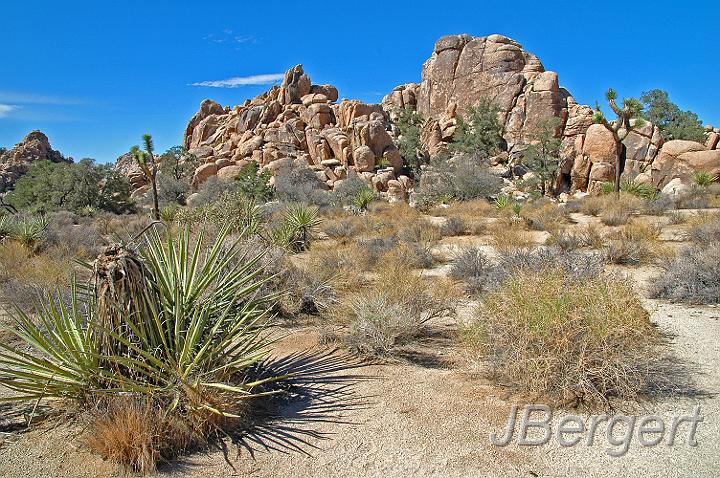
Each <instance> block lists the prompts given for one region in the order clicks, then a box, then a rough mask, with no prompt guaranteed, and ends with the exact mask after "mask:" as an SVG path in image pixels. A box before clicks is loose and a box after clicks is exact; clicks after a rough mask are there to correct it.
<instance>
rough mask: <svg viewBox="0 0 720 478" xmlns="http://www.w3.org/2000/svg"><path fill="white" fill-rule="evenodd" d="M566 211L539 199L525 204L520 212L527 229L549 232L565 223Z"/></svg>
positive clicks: (548, 201) (550, 202)
mask: <svg viewBox="0 0 720 478" xmlns="http://www.w3.org/2000/svg"><path fill="white" fill-rule="evenodd" d="M567 214H568V213H567V210H565V209H564V208H563V207H560V206H558V205H557V204H556V203H554V202H552V201H550V200H548V199H539V200H536V201H533V202H531V203H529V204H526V205H525V206H524V207H523V208H522V210H521V212H520V217H522V218H523V219H524V220H525V222H526V223H527V225H528V227H529V228H530V229H532V230H534V231H548V232H551V231H553V230H555V229H557V228H558V227H561V226H562V225H563V224H566V223H567V219H568V217H567Z"/></svg>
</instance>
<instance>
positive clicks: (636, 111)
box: [593, 88, 645, 194]
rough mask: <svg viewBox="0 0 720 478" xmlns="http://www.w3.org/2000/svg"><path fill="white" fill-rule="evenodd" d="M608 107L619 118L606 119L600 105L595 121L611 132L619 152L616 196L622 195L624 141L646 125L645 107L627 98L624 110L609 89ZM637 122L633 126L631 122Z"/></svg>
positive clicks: (614, 93)
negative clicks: (643, 110) (644, 118)
mask: <svg viewBox="0 0 720 478" xmlns="http://www.w3.org/2000/svg"><path fill="white" fill-rule="evenodd" d="M605 98H606V99H607V102H608V105H610V108H611V109H612V110H613V112H614V113H615V115H617V118H616V119H615V121H613V122H612V123H611V122H609V121H608V120H607V118H605V114H604V113H603V112H602V110H601V109H600V103H597V104H596V105H595V114H593V121H594V122H595V123H599V124H602V125H603V126H605V128H606V129H607V130H608V131H610V132H611V133H612V135H613V138H614V139H615V146H616V148H617V151H618V159H617V162H616V164H615V194H620V176H621V175H622V171H623V169H624V168H625V154H626V151H625V145H623V141H624V140H625V138H627V135H628V134H630V132H631V131H632V130H633V129H634V128H640V127H642V126H643V125H644V124H645V121H644V120H643V118H642V116H641V113H642V109H643V105H642V103H641V102H640V100H638V99H636V98H625V99H624V100H623V101H622V108H621V107H620V106H619V105H618V103H617V92H615V90H613V89H612V88H609V89H608V91H607V93H606V94H605ZM633 119H634V120H635V121H634V122H633V123H632V124H631V123H630V120H633Z"/></svg>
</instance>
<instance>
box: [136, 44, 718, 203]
mask: <svg viewBox="0 0 720 478" xmlns="http://www.w3.org/2000/svg"><path fill="white" fill-rule="evenodd" d="M481 98H489V99H491V100H493V101H494V102H495V103H496V104H497V106H498V107H499V109H500V113H499V116H500V120H501V121H502V123H503V125H504V127H505V135H504V136H505V141H506V144H507V151H504V152H503V154H502V155H498V156H497V158H495V162H498V161H500V162H503V161H504V162H508V161H509V162H510V163H511V164H514V163H515V162H517V160H518V159H519V158H520V157H521V156H522V154H523V151H524V149H525V148H526V147H527V145H528V144H529V143H530V142H531V141H532V140H533V137H534V135H535V133H536V132H537V131H538V129H539V125H540V124H541V123H542V122H543V121H545V120H548V119H549V118H551V117H556V118H559V120H560V126H559V128H558V131H557V134H558V137H559V138H561V140H562V147H561V164H560V169H559V175H558V183H557V185H556V186H557V188H558V189H559V190H571V189H572V190H582V191H585V190H587V191H590V192H592V191H595V190H597V189H598V188H599V185H600V184H601V183H603V182H605V181H612V180H613V178H614V175H615V165H616V164H617V158H618V156H619V155H623V154H624V157H625V159H626V161H625V169H624V171H623V173H624V174H625V175H626V176H630V177H637V179H638V180H639V181H644V182H652V183H653V184H654V185H655V186H656V187H658V188H659V189H661V188H662V187H664V186H665V185H666V184H667V183H668V182H669V181H671V180H673V179H675V178H683V180H687V178H688V177H689V176H690V175H691V171H694V170H696V169H697V168H704V169H707V170H708V171H715V170H719V171H720V160H719V159H718V154H717V153H714V152H713V153H710V152H709V151H717V147H718V143H719V142H720V134H718V133H719V131H715V130H712V131H709V132H708V138H707V143H706V144H705V145H702V144H700V143H693V145H692V146H691V145H687V144H683V145H682V146H681V145H678V144H677V143H675V142H673V141H670V142H668V143H667V144H666V145H663V139H662V137H661V135H660V130H659V128H657V127H655V126H654V125H652V124H645V125H643V126H642V127H639V128H636V129H633V131H631V132H630V133H629V134H628V135H627V137H626V139H625V140H624V142H623V148H622V149H623V150H624V151H619V149H620V148H617V147H616V145H615V144H614V141H613V138H612V135H611V134H610V133H609V132H608V131H606V130H605V129H604V128H603V127H602V126H600V125H594V124H593V120H592V116H593V110H592V108H590V107H589V106H585V105H581V104H578V103H577V102H576V101H575V100H574V99H573V97H572V95H571V94H570V93H569V92H568V91H567V90H566V89H564V88H562V87H561V86H560V84H559V81H558V75H557V73H555V72H553V71H546V70H545V68H544V66H543V64H542V62H541V61H540V60H539V59H538V58H537V57H536V56H535V55H533V54H532V53H529V52H527V51H525V50H524V49H523V47H522V46H521V45H520V44H518V43H517V42H516V41H514V40H512V39H510V38H507V37H504V36H502V35H490V36H487V37H472V36H470V35H450V36H445V37H442V38H440V39H439V40H438V41H437V43H436V44H435V48H434V51H433V53H432V55H431V56H430V58H429V59H428V60H427V61H426V62H425V63H424V64H423V67H422V81H421V82H420V83H408V84H404V85H400V86H398V87H396V88H395V89H394V90H393V91H392V92H391V93H390V94H388V95H387V96H386V97H385V98H384V99H383V101H382V104H379V105H378V104H374V105H373V104H365V103H362V102H360V101H357V100H345V99H343V100H342V101H340V102H339V103H337V101H338V92H337V89H336V88H335V87H333V86H332V85H313V84H312V82H311V81H310V78H309V77H308V76H307V74H306V73H305V72H304V71H303V68H302V66H301V65H297V66H296V67H294V68H292V69H290V70H288V71H287V73H286V74H285V77H284V79H283V81H282V84H281V85H280V86H274V87H272V88H271V89H270V90H269V91H267V92H266V93H264V94H262V95H260V96H257V97H256V98H253V99H252V100H247V101H245V103H243V104H242V105H239V106H235V107H234V108H230V107H223V106H221V105H219V104H218V103H215V102H214V101H211V100H205V101H203V102H202V104H201V105H200V109H199V111H198V112H197V113H196V114H195V115H194V116H193V117H192V119H191V120H190V122H189V123H188V126H187V129H186V131H185V136H184V139H183V143H184V145H185V147H186V148H188V149H189V150H191V152H192V153H193V154H194V155H195V156H197V157H198V158H200V159H201V160H202V161H203V163H204V164H203V165H202V166H200V167H199V168H198V170H197V172H196V175H195V179H194V184H195V185H196V186H199V185H200V184H202V182H203V181H205V180H206V179H207V178H208V177H210V176H213V175H218V176H219V177H221V178H224V179H232V178H234V177H236V176H237V174H238V173H239V171H240V169H241V167H242V166H243V165H244V164H247V162H248V161H257V162H258V163H259V164H260V165H261V166H262V167H263V168H267V169H268V170H270V171H271V172H272V173H273V174H275V172H277V171H280V170H281V168H280V165H281V164H285V163H286V162H287V161H294V162H295V163H298V164H302V165H306V166H307V167H309V168H312V169H313V170H314V171H315V172H316V176H317V178H318V180H319V181H321V182H322V183H323V184H324V186H325V187H326V188H333V187H336V186H337V185H338V184H340V182H341V181H343V180H344V179H345V178H346V177H347V175H348V174H349V173H350V172H351V171H354V172H355V173H357V174H358V176H359V177H361V178H363V179H364V180H365V181H366V182H367V183H368V184H369V185H371V186H372V187H374V188H375V189H376V190H378V191H388V192H391V193H392V194H391V195H392V196H393V197H395V198H402V197H405V196H406V193H407V190H408V189H409V187H410V185H411V182H410V181H409V180H406V179H405V178H404V177H402V176H399V174H400V172H401V169H402V158H401V157H400V153H399V151H398V148H397V147H396V145H395V144H394V141H393V136H392V134H391V133H392V124H393V122H394V121H396V120H397V118H398V114H399V112H400V111H402V110H403V109H405V108H410V109H413V110H416V111H418V112H419V113H420V114H421V115H422V116H423V117H424V119H425V123H424V126H423V130H422V132H421V141H422V142H423V144H424V146H425V148H426V149H427V150H428V152H429V153H430V154H431V155H432V154H434V153H435V152H436V151H437V149H438V147H439V146H441V145H442V144H445V143H447V142H449V141H451V140H452V137H453V134H454V132H455V129H456V125H457V117H458V115H463V114H464V112H465V111H467V109H468V108H469V107H471V106H474V105H477V104H478V102H479V101H480V99H481ZM673 143H675V144H673ZM683 143H687V142H683ZM138 184H139V183H138Z"/></svg>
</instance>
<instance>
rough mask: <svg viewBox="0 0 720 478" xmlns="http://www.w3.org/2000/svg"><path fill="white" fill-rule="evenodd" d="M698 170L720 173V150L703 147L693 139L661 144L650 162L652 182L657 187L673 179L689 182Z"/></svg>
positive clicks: (661, 186)
mask: <svg viewBox="0 0 720 478" xmlns="http://www.w3.org/2000/svg"><path fill="white" fill-rule="evenodd" d="M699 171H703V172H707V173H710V174H715V175H718V174H720V150H716V149H715V150H708V149H705V146H704V145H702V144H700V143H696V142H695V141H683V140H672V141H668V142H667V143H665V144H664V145H663V147H662V149H661V150H660V153H659V154H658V155H657V158H656V159H655V161H653V163H652V169H651V175H652V182H653V184H654V185H655V186H656V187H657V188H658V189H662V188H663V187H664V186H665V185H666V184H668V183H669V182H670V181H672V180H673V179H679V180H681V181H682V182H685V183H689V182H690V181H691V179H692V175H693V174H694V173H696V172H699Z"/></svg>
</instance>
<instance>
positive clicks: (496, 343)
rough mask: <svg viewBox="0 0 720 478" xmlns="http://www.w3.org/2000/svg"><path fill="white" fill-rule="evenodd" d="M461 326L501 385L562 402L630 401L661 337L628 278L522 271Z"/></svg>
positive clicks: (645, 376)
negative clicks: (575, 276)
mask: <svg viewBox="0 0 720 478" xmlns="http://www.w3.org/2000/svg"><path fill="white" fill-rule="evenodd" d="M477 314H478V319H477V321H476V322H475V323H473V324H472V325H470V326H469V327H468V328H467V330H466V331H465V339H466V341H467V343H468V344H469V346H470V348H471V350H473V351H476V352H477V353H478V355H479V356H480V357H482V358H484V359H486V360H487V361H488V363H489V366H490V372H491V374H492V376H493V377H495V378H496V379H497V380H498V381H499V382H500V383H503V384H507V385H509V386H510V387H512V388H514V389H516V390H518V391H521V392H527V393H532V394H541V395H544V396H547V397H548V398H550V399H552V400H554V401H556V402H558V403H561V404H569V403H570V404H575V405H577V404H580V403H583V404H587V405H602V406H607V405H608V404H609V402H610V400H611V399H613V398H619V399H635V398H637V397H639V396H640V394H641V393H642V392H643V390H644V389H645V387H646V383H647V380H648V363H649V362H651V361H652V357H653V355H654V354H656V353H657V345H658V344H659V342H660V339H659V336H658V333H657V331H656V330H655V329H654V328H653V326H652V324H651V322H650V319H649V314H648V312H647V311H645V309H643V307H642V304H641V302H640V299H639V298H638V297H637V296H636V294H635V293H634V292H633V289H632V287H631V285H630V284H628V283H625V282H623V281H620V280H617V279H612V278H608V277H605V276H596V277H586V278H584V279H582V280H577V279H569V278H567V277H565V275H564V274H563V273H562V272H560V271H543V272H539V273H538V272H524V273H520V274H518V275H516V276H514V277H512V278H511V279H510V280H509V281H508V282H507V283H506V284H505V285H504V287H502V288H500V289H498V290H497V291H496V292H494V293H492V294H490V295H488V296H487V297H486V298H485V300H484V301H483V304H482V306H481V307H479V308H478V312H477Z"/></svg>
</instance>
